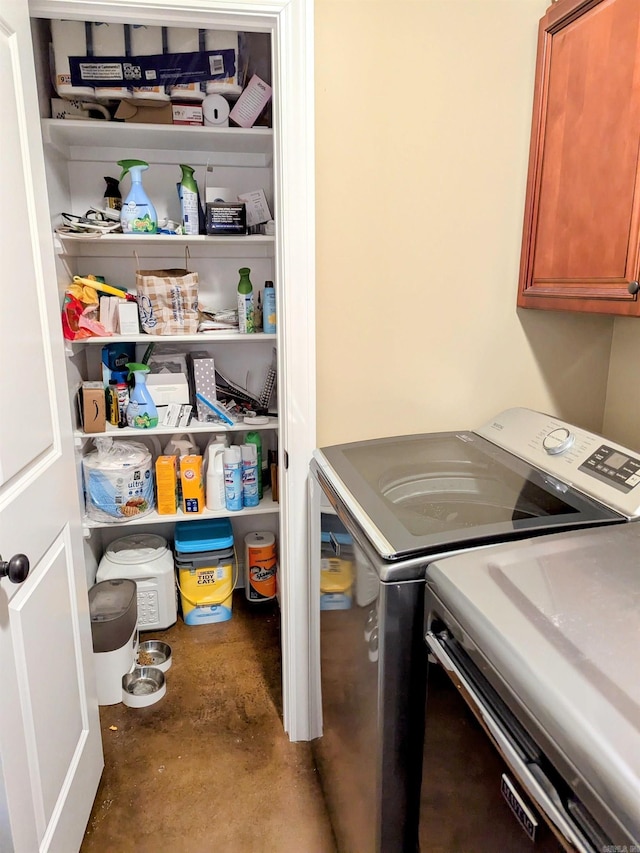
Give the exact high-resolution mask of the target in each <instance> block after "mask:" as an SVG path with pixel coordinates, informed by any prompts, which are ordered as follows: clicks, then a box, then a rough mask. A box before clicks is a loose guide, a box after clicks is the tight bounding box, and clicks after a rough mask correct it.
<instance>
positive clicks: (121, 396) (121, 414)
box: [111, 370, 129, 427]
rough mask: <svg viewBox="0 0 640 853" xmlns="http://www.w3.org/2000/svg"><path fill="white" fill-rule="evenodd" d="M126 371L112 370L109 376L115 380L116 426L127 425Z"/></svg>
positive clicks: (127, 388) (127, 390)
mask: <svg viewBox="0 0 640 853" xmlns="http://www.w3.org/2000/svg"><path fill="white" fill-rule="evenodd" d="M128 375H129V374H128V372H124V371H122V372H121V371H115V370H114V371H113V372H112V374H111V376H112V378H113V379H114V380H115V382H116V393H117V395H118V426H119V427H126V425H127V406H128V405H129V384H128V382H127V377H128Z"/></svg>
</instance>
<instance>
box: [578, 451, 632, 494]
mask: <svg viewBox="0 0 640 853" xmlns="http://www.w3.org/2000/svg"><path fill="white" fill-rule="evenodd" d="M580 470H581V471H586V472H587V473H588V474H591V475H593V476H594V477H597V478H598V479H599V480H602V481H603V482H605V483H611V485H612V486H614V487H615V488H616V489H621V490H622V491H623V492H630V491H631V489H633V488H634V486H637V485H638V483H640V473H639V472H640V459H635V458H634V457H633V456H628V455H627V454H626V453H621V452H620V451H619V450H616V448H615V447H611V446H610V445H608V444H602V445H600V447H599V448H598V449H597V450H596V452H595V453H592V454H591V456H590V457H589V458H588V459H587V460H586V461H585V462H583V463H582V465H581V466H580Z"/></svg>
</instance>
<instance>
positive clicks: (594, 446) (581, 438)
mask: <svg viewBox="0 0 640 853" xmlns="http://www.w3.org/2000/svg"><path fill="white" fill-rule="evenodd" d="M473 432H474V433H475V434H476V435H480V436H482V438H486V439H487V440H488V441H490V442H492V443H493V444H496V445H497V446H498V447H501V448H502V449H503V450H506V451H508V452H509V453H512V454H513V455H514V456H517V457H518V458H519V459H522V460H523V461H525V462H528V463H529V464H530V465H532V466H534V467H535V468H538V469H540V470H541V471H543V472H545V473H547V474H549V475H550V476H551V477H553V478H554V479H555V480H558V481H559V482H562V483H564V484H566V485H567V486H571V487H573V488H575V489H577V490H578V491H580V492H583V493H584V494H586V495H589V497H591V498H594V499H595V500H597V501H600V503H603V504H605V506H608V507H609V508H610V509H613V510H615V511H616V512H619V513H621V514H622V515H624V516H626V517H627V518H639V519H640V455H637V454H635V453H634V452H633V451H631V450H628V449H627V448H625V447H622V445H619V444H616V443H615V442H613V441H607V440H606V439H604V438H603V437H602V436H600V435H596V434H595V433H592V432H588V431H587V430H584V429H581V428H580V427H576V426H572V425H571V424H568V423H565V422H564V421H561V420H559V419H558V418H554V417H552V416H551V415H546V414H543V413H542V412H536V411H533V410H532V409H524V408H514V409H507V410H506V411H504V412H501V413H500V414H499V415H497V416H496V417H495V418H492V419H491V420H490V421H489V422H488V423H486V424H484V425H483V426H482V427H480V428H479V429H475V430H473Z"/></svg>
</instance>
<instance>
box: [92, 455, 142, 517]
mask: <svg viewBox="0 0 640 853" xmlns="http://www.w3.org/2000/svg"><path fill="white" fill-rule="evenodd" d="M96 445H97V446H98V450H97V451H95V452H94V453H89V454H88V455H87V456H85V457H84V459H83V460H82V470H83V474H84V491H85V502H86V508H87V516H88V518H90V519H92V520H94V521H105V522H114V521H131V519H133V518H140V517H142V516H144V515H148V514H149V513H150V512H151V511H152V510H153V509H154V507H155V499H154V493H153V473H152V468H153V463H152V460H151V453H150V452H149V450H148V449H147V448H146V447H145V446H144V445H143V444H137V443H136V442H126V441H112V440H111V439H97V440H96Z"/></svg>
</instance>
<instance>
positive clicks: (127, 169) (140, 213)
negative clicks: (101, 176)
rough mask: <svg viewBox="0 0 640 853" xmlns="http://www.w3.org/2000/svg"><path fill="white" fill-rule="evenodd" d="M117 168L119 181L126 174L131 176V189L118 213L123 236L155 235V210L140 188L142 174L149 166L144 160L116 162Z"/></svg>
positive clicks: (156, 226)
mask: <svg viewBox="0 0 640 853" xmlns="http://www.w3.org/2000/svg"><path fill="white" fill-rule="evenodd" d="M118 166H121V167H122V174H121V175H120V180H122V179H123V178H124V176H125V175H126V174H127V173H129V174H130V175H131V189H130V190H129V194H128V195H127V197H126V199H125V200H124V204H123V205H122V210H121V211H120V223H121V224H122V232H123V234H156V233H157V231H158V216H157V214H156V209H155V207H154V206H153V205H152V204H151V201H150V200H149V197H148V195H147V194H146V192H145V191H144V187H143V186H142V173H143V172H144V171H146V170H147V169H148V168H149V164H148V163H145V162H144V160H118Z"/></svg>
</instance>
